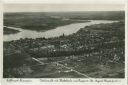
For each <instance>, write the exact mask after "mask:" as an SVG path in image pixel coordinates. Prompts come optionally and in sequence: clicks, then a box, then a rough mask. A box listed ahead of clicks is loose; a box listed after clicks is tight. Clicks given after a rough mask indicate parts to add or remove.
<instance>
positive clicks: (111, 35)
mask: <svg viewBox="0 0 128 85" xmlns="http://www.w3.org/2000/svg"><path fill="white" fill-rule="evenodd" d="M124 42H125V29H124V20H120V22H116V23H111V24H96V25H91V26H87V27H85V28H81V29H80V30H79V31H78V32H77V33H73V34H72V35H68V36H65V35H62V36H60V37H55V38H36V39H31V38H26V39H20V40H15V41H9V42H4V77H5V78H11V77H15V78H18V77H20V78H21V77H27V78H29V77H30V78H31V77H33V78H35V77H38V78H43V77H46V78H55V77H65V76H64V74H65V72H63V69H64V68H61V67H59V68H60V70H61V71H62V72H60V73H58V69H57V66H54V65H53V64H52V63H51V62H57V61H61V60H66V61H64V62H60V64H63V65H66V66H67V67H72V68H73V69H75V70H77V71H79V72H81V73H84V74H88V76H91V77H94V78H124V62H125V60H124V59H125V58H124V48H125V45H124V44H125V43H124ZM32 57H34V58H37V59H42V61H43V62H44V65H43V66H37V67H31V65H35V62H34V61H33V60H32ZM12 61H13V62H12ZM45 63H49V64H45ZM37 69H38V70H37ZM42 69H43V70H42ZM64 70H67V69H64ZM56 72H57V73H58V74H56ZM66 75H67V76H69V77H71V78H72V77H73V78H74V77H78V76H77V75H74V74H73V73H72V71H71V72H68V73H66ZM79 77H80V78H81V77H82V76H79Z"/></svg>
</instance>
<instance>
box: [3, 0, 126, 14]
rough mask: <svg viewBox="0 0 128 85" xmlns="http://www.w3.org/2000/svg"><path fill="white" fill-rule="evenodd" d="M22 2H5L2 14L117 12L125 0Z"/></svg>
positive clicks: (121, 8) (9, 0)
mask: <svg viewBox="0 0 128 85" xmlns="http://www.w3.org/2000/svg"><path fill="white" fill-rule="evenodd" d="M23 1H24V0H22V2H21V0H5V4H4V12H61V11H118V10H124V3H125V0H54V1H53V0H49V1H48V0H41V1H40V0H36V2H35V1H34V0H33V2H31V1H32V0H25V1H24V2H23ZM28 1H29V2H28ZM39 1H40V3H39Z"/></svg>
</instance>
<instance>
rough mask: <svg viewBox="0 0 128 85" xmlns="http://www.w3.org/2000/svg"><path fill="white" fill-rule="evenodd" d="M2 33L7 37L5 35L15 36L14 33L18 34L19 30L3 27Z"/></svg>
mask: <svg viewBox="0 0 128 85" xmlns="http://www.w3.org/2000/svg"><path fill="white" fill-rule="evenodd" d="M3 31H4V34H5V35H7V34H15V33H18V32H20V31H19V30H14V29H10V28H7V27H4V28H3Z"/></svg>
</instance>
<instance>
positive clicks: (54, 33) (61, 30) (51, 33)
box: [4, 20, 116, 41]
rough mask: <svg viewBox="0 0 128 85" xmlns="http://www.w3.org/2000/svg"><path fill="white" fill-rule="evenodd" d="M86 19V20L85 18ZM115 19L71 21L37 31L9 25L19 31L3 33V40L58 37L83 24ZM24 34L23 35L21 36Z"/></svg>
mask: <svg viewBox="0 0 128 85" xmlns="http://www.w3.org/2000/svg"><path fill="white" fill-rule="evenodd" d="M87 21H88V20H87ZM112 22H116V21H110V20H90V21H89V22H84V23H72V24H69V25H64V26H59V27H57V28H55V29H52V30H47V31H43V32H37V31H33V30H24V29H22V28H14V27H10V28H12V29H15V30H16V29H17V30H19V31H20V32H19V33H17V34H11V35H4V41H11V40H18V39H20V38H22V39H23V38H33V39H36V38H40V37H45V38H50V37H59V36H61V35H63V34H64V35H70V34H72V33H76V32H77V31H78V30H79V29H80V28H83V27H85V26H90V25H93V24H100V23H112ZM22 35H24V36H22Z"/></svg>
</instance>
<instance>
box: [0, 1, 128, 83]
mask: <svg viewBox="0 0 128 85" xmlns="http://www.w3.org/2000/svg"><path fill="white" fill-rule="evenodd" d="M8 1H10V2H9V3H19V2H20V3H26V2H27V3H28V2H29V3H35V2H36V1H32V0H31V1H30V0H29V1H25V0H23V2H22V0H19V1H18V0H4V1H3V3H8ZM14 1H15V2H14ZM37 1H38V2H36V3H40V0H37ZM66 1H67V0H66ZM75 1H77V0H75ZM78 1H79V0H78ZM78 1H77V2H78ZM82 1H83V0H82ZM86 1H87V0H86ZM88 1H89V0H88ZM104 1H106V0H104ZM53 2H54V3H62V2H63V0H61V1H59V2H55V1H52V0H51V2H50V0H49V1H48V0H45V2H43V3H53ZM125 2H126V3H125V79H119V78H116V79H111V78H110V79H107V80H119V81H121V82H117V83H105V82H104V83H97V82H93V83H92V82H90V83H88V82H85V83H82V82H77V83H76V82H63V83H62V82H39V81H40V79H33V78H31V79H30V78H25V80H32V82H29V83H27V82H16V83H15V82H6V80H7V79H3V78H1V81H2V85H85V84H86V85H127V84H128V80H127V79H128V72H127V71H128V58H127V57H128V29H127V28H128V1H127V0H125ZM41 3H42V1H41ZM65 3H67V2H65ZM2 8H3V6H2V3H0V19H1V20H0V34H2V35H1V36H0V48H1V50H0V51H1V52H0V57H1V60H0V63H1V66H0V69H3V65H2V64H3V30H2V29H3V9H2ZM2 71H3V70H0V77H2V75H3V73H2ZM56 79H59V78H55V80H56ZM93 79H94V78H93ZM93 79H92V80H93ZM96 79H97V80H104V79H105V78H102V79H99V78H96ZM96 79H94V80H96ZM17 80H19V81H20V79H17ZM73 80H75V78H73ZM86 80H89V79H86Z"/></svg>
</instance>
